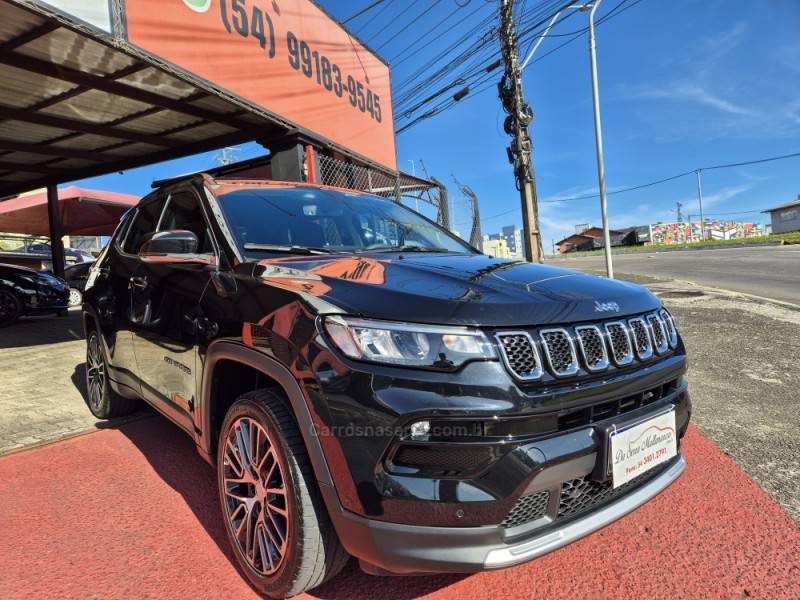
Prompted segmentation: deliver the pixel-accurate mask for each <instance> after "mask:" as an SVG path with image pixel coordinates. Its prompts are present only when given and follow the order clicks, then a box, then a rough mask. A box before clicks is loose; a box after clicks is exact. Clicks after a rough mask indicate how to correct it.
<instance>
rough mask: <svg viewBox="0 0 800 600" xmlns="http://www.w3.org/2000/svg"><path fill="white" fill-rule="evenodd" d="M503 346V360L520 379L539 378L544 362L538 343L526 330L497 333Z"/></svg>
mask: <svg viewBox="0 0 800 600" xmlns="http://www.w3.org/2000/svg"><path fill="white" fill-rule="evenodd" d="M497 339H498V340H499V342H500V346H501V348H502V355H503V360H504V361H505V363H506V366H507V367H508V369H509V370H510V371H511V372H512V373H513V374H514V375H516V376H517V377H518V378H519V379H523V380H525V379H539V377H541V376H542V363H541V361H540V360H539V352H538V351H537V350H536V344H535V342H534V341H533V339H532V338H531V336H530V334H529V333H528V332H526V331H507V332H504V333H499V334H497Z"/></svg>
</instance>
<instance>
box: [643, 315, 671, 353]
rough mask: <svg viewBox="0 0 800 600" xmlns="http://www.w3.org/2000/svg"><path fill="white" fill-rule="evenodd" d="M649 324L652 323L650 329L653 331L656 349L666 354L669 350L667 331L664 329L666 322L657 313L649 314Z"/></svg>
mask: <svg viewBox="0 0 800 600" xmlns="http://www.w3.org/2000/svg"><path fill="white" fill-rule="evenodd" d="M647 324H648V325H650V330H651V331H652V332H653V342H654V344H655V351H656V352H657V353H658V354H664V353H665V352H666V351H667V350H669V343H668V342H667V333H666V331H664V323H662V322H661V317H660V316H658V315H656V314H652V315H647Z"/></svg>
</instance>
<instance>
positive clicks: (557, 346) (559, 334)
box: [539, 327, 578, 377]
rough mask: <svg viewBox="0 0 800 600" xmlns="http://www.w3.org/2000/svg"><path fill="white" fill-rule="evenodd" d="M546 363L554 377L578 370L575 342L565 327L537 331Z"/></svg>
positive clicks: (565, 375)
mask: <svg viewBox="0 0 800 600" xmlns="http://www.w3.org/2000/svg"><path fill="white" fill-rule="evenodd" d="M539 337H540V338H541V340H542V347H543V348H544V353H545V355H546V356H547V363H548V364H549V365H550V368H551V369H552V371H553V375H555V376H556V377H567V376H569V375H574V374H575V373H577V372H578V357H577V355H576V354H575V344H573V343H572V337H571V336H570V335H569V332H567V330H566V329H564V328H562V327H556V328H551V329H542V330H541V331H540V332H539Z"/></svg>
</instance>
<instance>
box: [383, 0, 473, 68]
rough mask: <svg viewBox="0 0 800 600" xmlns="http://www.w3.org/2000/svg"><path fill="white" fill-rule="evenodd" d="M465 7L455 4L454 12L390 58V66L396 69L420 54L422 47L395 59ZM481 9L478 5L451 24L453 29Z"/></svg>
mask: <svg viewBox="0 0 800 600" xmlns="http://www.w3.org/2000/svg"><path fill="white" fill-rule="evenodd" d="M465 7H466V4H465V5H464V6H461V5H459V4H456V8H455V9H454V10H452V11H451V12H450V13H448V15H447V16H446V17H445V18H444V19H442V20H440V21H438V22H437V23H436V25H434V26H433V27H431V28H430V29H428V30H427V31H426V32H425V33H423V34H422V35H420V36H419V37H418V38H417V39H415V40H414V41H413V42H411V43H410V44H409V45H408V46H406V47H405V48H403V49H402V50H400V52H398V53H397V54H395V55H394V56H393V57H391V58H390V59H389V62H390V63H391V64H392V66H393V67H397V65H399V64H402V63H404V62H405V61H407V60H408V59H409V58H411V57H412V56H415V55H416V54H417V53H418V52H420V51H421V50H422V49H423V48H424V46H423V47H422V48H418V49H417V50H416V51H414V52H413V53H411V54H409V55H408V56H406V57H405V58H404V59H403V60H401V61H397V59H398V58H400V57H401V56H403V54H405V53H406V52H408V50H410V49H411V48H413V47H414V46H416V45H417V44H418V43H419V42H421V41H423V40H425V39H426V38H427V37H428V36H429V35H430V34H431V33H433V31H435V30H436V29H438V28H439V27H441V26H442V25H444V24H445V23H446V22H447V21H448V19H450V17H452V16H454V15H457V14H459V12H460V10H461V9H462V8H465ZM483 8H484V7H483V6H480V5H479V6H478V8H477V9H475V10H474V11H472V12H471V13H468V14H467V15H465V16H464V17H463V18H462V19H460V20H459V21H456V22H455V23H453V27H454V28H455V27H456V26H457V25H460V24H461V23H463V22H464V21H466V20H467V19H469V18H470V17H471V16H473V15H474V14H476V13H478V12H480V11H481V10H483Z"/></svg>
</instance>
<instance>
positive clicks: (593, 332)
mask: <svg viewBox="0 0 800 600" xmlns="http://www.w3.org/2000/svg"><path fill="white" fill-rule="evenodd" d="M575 333H577V336H576V339H577V340H578V346H580V349H581V354H582V355H583V361H584V365H585V366H586V368H587V369H588V370H589V371H602V370H603V369H605V368H606V367H608V354H607V353H606V344H605V341H604V340H603V334H602V333H601V332H600V328H599V327H597V326H596V325H579V326H578V327H576V328H575Z"/></svg>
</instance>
